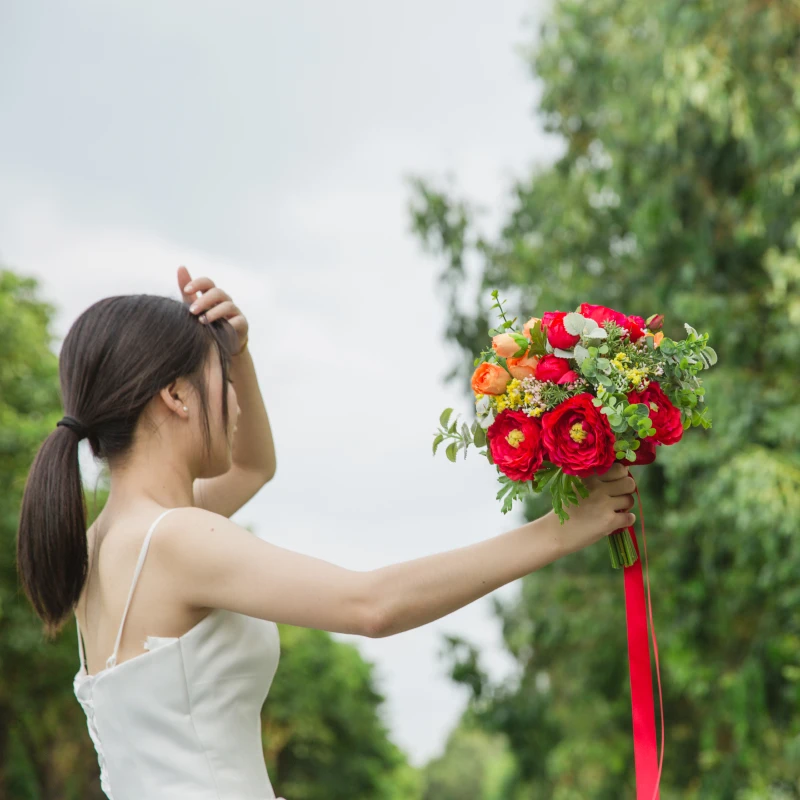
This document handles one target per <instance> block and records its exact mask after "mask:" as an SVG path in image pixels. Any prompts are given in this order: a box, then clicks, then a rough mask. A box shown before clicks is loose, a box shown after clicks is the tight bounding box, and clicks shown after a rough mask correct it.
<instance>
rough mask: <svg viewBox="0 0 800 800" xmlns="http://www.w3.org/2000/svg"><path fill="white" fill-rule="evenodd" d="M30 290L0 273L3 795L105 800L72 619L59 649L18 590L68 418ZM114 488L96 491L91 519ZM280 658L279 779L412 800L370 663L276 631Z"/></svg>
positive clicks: (273, 739)
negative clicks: (80, 697) (29, 485)
mask: <svg viewBox="0 0 800 800" xmlns="http://www.w3.org/2000/svg"><path fill="white" fill-rule="evenodd" d="M37 290H38V287H37V284H36V282H35V281H34V280H32V279H29V278H22V277H19V276H17V275H15V274H14V273H12V272H11V271H8V270H5V271H4V270H0V798H6V797H7V798H14V800H56V798H58V800H78V798H80V800H100V798H102V797H104V795H103V794H102V792H101V790H100V784H99V773H98V766H97V757H96V755H95V751H94V748H93V746H92V742H91V739H90V738H89V734H88V731H87V729H86V717H85V716H84V714H83V710H82V709H81V707H80V705H79V704H78V701H77V700H76V699H75V697H74V695H73V693H72V679H73V677H74V675H75V673H76V672H77V670H78V666H79V660H78V643H77V633H76V629H75V621H74V619H70V620H68V621H67V622H66V624H65V626H64V629H63V631H62V634H61V635H60V636H59V637H58V639H57V640H56V641H55V642H47V641H46V640H45V638H44V635H43V631H42V625H41V622H40V620H39V619H38V617H36V615H35V614H34V613H33V610H32V608H31V607H30V605H29V603H28V601H27V599H26V598H25V596H24V594H23V593H22V590H21V589H20V588H19V586H18V578H17V572H16V564H15V551H16V540H15V535H16V530H17V522H18V519H19V508H20V503H21V498H22V490H23V488H24V483H25V478H26V476H27V474H28V470H29V469H30V465H31V463H32V461H33V456H34V454H35V452H36V450H37V449H38V447H39V445H40V443H41V442H42V440H43V439H44V438H45V437H46V436H48V435H49V434H50V432H51V431H52V429H53V426H54V425H55V423H56V422H57V421H58V420H59V419H60V418H61V415H62V413H63V409H62V405H61V397H60V391H59V383H58V360H57V358H56V356H55V354H54V353H53V351H52V349H51V345H52V341H51V339H52V337H51V335H50V334H49V327H50V322H51V318H52V315H53V312H54V308H53V307H52V306H50V305H48V304H46V303H44V302H42V300H41V299H39V298H38V297H37V293H38V291H37ZM106 496H107V495H106V491H105V490H104V489H103V488H102V487H101V488H100V490H98V491H97V492H94V491H92V492H88V497H87V506H88V508H89V511H90V515H91V519H90V520H89V521H90V522H91V521H93V520H94V518H95V517H96V515H97V513H99V512H100V510H101V509H102V507H103V504H104V502H105V499H106ZM280 636H281V660H280V664H279V667H278V672H277V674H276V676H275V680H274V682H273V686H272V689H271V691H270V695H269V697H268V698H267V702H266V703H265V705H264V710H263V713H262V730H263V745H264V753H265V757H266V759H267V764H268V768H269V771H270V777H271V778H272V781H273V783H274V785H275V786H276V788H277V789H280V791H281V793H282V794H283V795H284V796H285V797H288V798H290V800H322V799H323V798H325V800H336V799H337V798H341V800H345V799H346V800H401V798H402V800H409V799H410V800H413V798H415V797H418V796H419V792H420V778H419V774H418V772H417V770H415V769H413V768H412V767H411V766H409V765H408V763H407V761H406V758H405V756H404V755H403V754H402V753H401V752H400V751H399V749H398V748H397V747H396V746H395V745H394V744H393V743H392V742H391V741H390V740H389V738H388V736H387V731H386V728H385V726H384V724H383V719H382V704H383V697H382V696H381V695H380V694H378V693H377V692H376V691H375V689H374V688H373V676H372V666H371V665H370V664H369V663H368V662H365V661H364V660H363V659H362V658H361V657H360V655H359V653H358V650H357V649H356V648H355V647H353V646H352V645H350V644H345V643H341V642H337V641H335V640H334V639H333V638H332V637H331V636H330V635H329V634H327V633H325V632H322V631H315V630H309V629H305V628H293V627H290V626H285V625H281V626H280Z"/></svg>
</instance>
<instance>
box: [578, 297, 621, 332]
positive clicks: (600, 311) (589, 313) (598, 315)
mask: <svg viewBox="0 0 800 800" xmlns="http://www.w3.org/2000/svg"><path fill="white" fill-rule="evenodd" d="M580 313H581V315H582V316H584V317H588V318H589V319H593V320H594V321H595V322H596V323H597V324H598V325H599V326H600V327H601V328H602V327H603V323H604V322H605V321H606V320H607V319H613V320H614V322H616V323H617V325H619V326H620V327H621V328H624V327H625V320H626V317H625V315H624V314H622V313H621V312H619V311H614V309H613V308H606V307H605V306H593V305H592V304H591V303H581V311H580Z"/></svg>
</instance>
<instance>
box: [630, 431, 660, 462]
mask: <svg viewBox="0 0 800 800" xmlns="http://www.w3.org/2000/svg"><path fill="white" fill-rule="evenodd" d="M655 439H656V437H655V436H646V437H645V438H644V439H640V440H639V449H638V450H635V451H634V454H635V456H636V458H635V459H634V460H633V461H628V460H627V459H625V463H626V464H629V465H630V466H634V467H635V466H642V465H643V464H652V463H653V462H654V461H655V460H656V447H658V446H659V445H658V442H656V440H655Z"/></svg>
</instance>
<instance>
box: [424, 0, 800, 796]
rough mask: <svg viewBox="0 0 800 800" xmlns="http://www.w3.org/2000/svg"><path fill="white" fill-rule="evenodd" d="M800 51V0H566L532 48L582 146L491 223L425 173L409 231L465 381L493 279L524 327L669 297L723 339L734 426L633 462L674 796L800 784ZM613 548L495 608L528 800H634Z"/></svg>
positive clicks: (507, 710)
mask: <svg viewBox="0 0 800 800" xmlns="http://www.w3.org/2000/svg"><path fill="white" fill-rule="evenodd" d="M799 46H800V12H798V10H797V8H796V6H795V5H792V4H789V3H782V2H778V3H764V2H752V0H732V2H730V3H726V4H724V5H720V4H713V3H709V2H698V3H691V4H690V3H683V2H679V0H665V2H662V3H660V4H656V5H653V4H652V3H647V2H645V0H625V1H624V2H621V1H620V0H597V1H596V2H593V3H577V2H573V1H572V0H558V2H556V3H555V5H554V7H553V9H552V12H551V14H550V16H549V17H548V19H547V20H546V21H545V22H544V24H543V26H542V29H541V38H540V43H539V45H538V47H537V49H536V51H531V52H530V53H529V58H530V62H531V66H532V68H533V71H534V72H535V74H536V75H538V76H539V78H540V79H541V80H542V82H543V85H544V91H543V95H542V100H541V105H540V114H541V117H542V120H543V123H544V127H545V129H546V130H548V131H550V132H553V133H557V134H559V135H560V136H561V137H562V138H563V141H564V145H565V150H564V154H563V156H562V157H560V158H559V159H558V160H557V161H556V163H554V164H552V165H550V166H548V167H545V168H541V169H538V170H535V171H534V172H533V173H532V174H530V175H527V176H524V177H523V178H521V179H519V180H518V182H517V183H516V184H515V186H514V188H513V198H512V200H513V209H512V211H511V212H510V214H509V215H508V218H507V219H506V220H505V224H504V225H503V226H502V229H501V230H500V231H499V233H498V234H496V235H494V236H492V237H489V236H487V235H486V234H483V233H481V231H480V214H479V212H478V210H477V209H476V208H475V207H474V206H473V204H471V203H470V202H468V201H467V200H464V199H462V198H459V197H458V196H457V195H455V194H454V191H453V190H452V189H444V190H443V189H441V188H438V187H437V186H436V185H435V182H434V181H431V180H423V179H419V178H418V179H416V180H415V181H414V184H413V194H412V200H411V215H412V224H413V227H414V230H415V231H416V233H417V234H418V236H419V238H420V240H421V241H422V242H423V243H424V245H425V246H426V247H427V248H429V249H430V250H431V251H432V252H434V253H437V254H438V255H439V256H440V257H441V258H442V259H443V261H444V262H445V267H444V269H443V271H442V274H441V278H442V282H443V284H444V285H445V286H446V287H448V288H449V292H448V296H447V298H448V299H447V302H448V307H449V312H450V327H449V328H448V331H447V336H448V338H450V339H452V340H454V341H455V342H456V343H457V344H458V345H459V346H460V348H461V351H462V354H463V359H462V360H460V362H459V363H458V364H457V365H456V366H455V367H454V369H453V371H452V372H451V373H450V374H449V375H448V376H447V378H448V380H453V379H456V378H457V379H459V381H460V385H461V386H463V387H464V389H465V392H466V393H467V394H469V388H468V387H469V375H470V374H471V370H472V359H473V357H474V355H475V354H476V353H478V352H479V351H480V350H481V349H482V348H483V347H484V346H485V343H486V331H487V330H488V328H490V327H492V326H493V324H494V323H495V322H496V319H495V318H494V317H493V316H492V317H490V316H489V314H488V312H487V306H488V304H489V298H488V293H489V289H490V288H495V287H497V288H500V289H501V291H504V292H505V294H506V295H512V296H513V302H514V303H515V306H514V308H513V309H512V312H513V314H517V313H518V314H519V316H521V317H522V318H523V320H524V319H527V317H528V316H531V315H536V316H541V312H542V311H545V310H570V309H572V308H575V307H577V305H578V304H579V303H580V302H582V301H588V302H592V303H600V304H603V305H608V306H611V307H613V308H617V309H619V310H621V311H624V312H625V313H636V314H642V315H643V316H645V317H647V316H648V315H650V314H652V313H656V312H660V313H664V314H665V316H666V325H665V333H666V335H668V336H675V337H682V336H683V335H684V332H683V329H682V324H683V322H688V323H689V324H691V325H693V326H694V327H695V328H697V329H698V330H699V331H700V332H701V333H702V332H705V331H708V332H709V333H710V336H711V341H710V343H711V344H712V346H713V347H714V348H715V349H716V351H717V353H718V354H719V363H718V364H717V365H716V366H715V368H714V369H713V370H711V372H710V373H706V374H704V376H703V377H704V382H705V384H706V386H707V394H706V398H707V399H708V402H709V405H710V407H711V410H712V413H713V420H714V426H713V428H712V429H711V430H708V431H705V430H700V429H691V430H690V431H688V432H687V434H686V436H685V437H684V439H683V441H681V442H680V443H679V445H678V446H677V447H670V448H662V449H661V451H660V452H659V458H658V461H657V462H656V463H655V464H654V465H651V466H648V467H645V468H634V473H636V477H637V482H638V484H639V487H640V490H641V492H642V498H643V503H644V510H645V521H646V523H647V531H648V543H649V545H650V555H651V563H650V566H651V577H652V581H653V586H654V595H653V597H654V606H655V610H654V613H655V619H656V627H657V633H658V639H659V645H660V654H661V661H662V677H663V682H664V691H665V705H666V709H665V717H666V729H667V740H666V756H665V771H664V780H663V786H664V787H665V788H664V791H663V793H662V797H664V798H668V797H676V798H677V797H680V798H684V799H689V800H691V799H692V798H703V800H717V799H718V798H720V799H721V798H736V799H737V800H751V799H752V798H763V797H776V798H777V797H780V798H798V797H800V766H798V765H800V714H799V713H798V712H799V711H800V588H798V581H797V575H798V574H800V538H798V536H797V533H796V532H797V530H798V528H800V457H798V452H800V451H799V450H798V443H799V442H800V402H798V401H800V390H799V389H798V383H797V364H798V360H799V357H800V296H799V295H798V288H800V223H798V222H797V220H798V219H800V215H799V214H798V212H800V194H799V193H798V189H800V185H799V184H798V181H799V180H800V160H798V156H797V152H798V148H797V145H798V142H800V123H799V122H798V119H800V115H798V111H799V110H800V76H798V73H797V70H796V69H794V65H795V64H796V63H797V57H798V47H799ZM473 267H474V268H475V269H476V270H477V272H478V278H479V279H478V292H477V295H476V297H475V298H474V300H473V301H472V304H471V305H470V307H469V308H468V309H467V310H466V311H465V310H462V308H463V301H462V298H461V293H462V292H463V287H464V285H465V284H466V283H467V278H468V277H469V271H470V269H471V268H473ZM502 296H503V295H501V297H502ZM489 480H490V478H489V476H488V475H487V481H489ZM488 490H489V487H487V491H488ZM539 500H540V502H539V503H534V502H531V503H529V505H528V506H527V507H526V509H525V511H526V515H527V516H528V517H529V518H530V517H533V516H537V515H539V514H541V513H543V512H544V511H545V510H546V508H545V506H544V505H542V503H544V502H546V498H544V499H542V498H540V499H539ZM606 562H607V553H606V549H605V547H604V546H598V547H595V548H591V549H590V550H589V551H587V552H582V553H580V554H576V555H574V556H572V557H570V558H568V559H564V560H562V561H560V562H557V563H555V564H553V565H551V566H549V567H547V568H546V569H544V570H541V571H539V572H537V573H535V574H533V575H531V576H528V577H527V578H526V579H525V580H524V581H523V584H522V596H521V599H520V601H519V602H518V603H508V604H505V605H502V604H500V603H496V604H495V608H496V610H497V613H498V616H499V619H500V620H501V622H502V625H503V631H504V637H505V642H506V646H507V648H508V649H509V651H510V652H511V653H512V654H513V655H514V656H515V658H517V659H518V661H519V663H520V667H521V678H520V679H519V681H517V682H516V683H514V684H513V685H512V684H508V685H494V686H493V685H487V682H486V681H483V682H481V686H482V692H481V693H478V692H476V694H475V700H474V705H475V708H476V711H477V712H479V714H480V717H481V719H482V720H483V724H484V725H485V726H486V727H487V729H490V730H496V731H499V732H503V733H505V734H506V735H507V736H508V738H509V741H510V743H511V747H512V749H513V751H514V753H515V756H516V758H517V760H518V763H519V766H520V785H521V786H523V787H524V790H525V793H524V794H523V796H525V797H529V798H554V800H567V799H568V798H570V799H571V798H586V797H592V798H598V799H600V800H603V799H605V798H608V799H609V800H611V799H612V798H613V800H618V799H619V798H620V797H621V796H622V793H623V792H626V793H627V794H625V796H631V797H632V796H633V794H632V791H633V785H632V774H633V763H632V746H631V735H630V725H631V723H630V710H629V699H628V698H629V695H628V687H627V683H626V681H627V666H626V660H625V622H624V614H623V605H622V587H621V583H620V581H619V580H618V578H619V575H617V574H613V573H610V572H609V570H608V565H607V563H606ZM463 666H464V665H463V664H461V665H460V667H459V669H460V670H461V673H460V674H461V680H462V681H466V682H467V683H470V682H471V683H473V684H474V675H473V676H472V678H470V677H469V676H467V677H465V676H464V668H463Z"/></svg>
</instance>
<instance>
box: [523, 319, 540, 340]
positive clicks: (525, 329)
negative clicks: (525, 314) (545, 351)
mask: <svg viewBox="0 0 800 800" xmlns="http://www.w3.org/2000/svg"><path fill="white" fill-rule="evenodd" d="M537 322H541V320H540V319H539V317H531V318H530V319H529V320H528V321H527V322H526V323H525V324H524V325H523V326H522V335H523V336H525V337H527V338H528V339H530V338H531V328H532V327H533V326H534V325H535V324H536V323H537Z"/></svg>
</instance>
